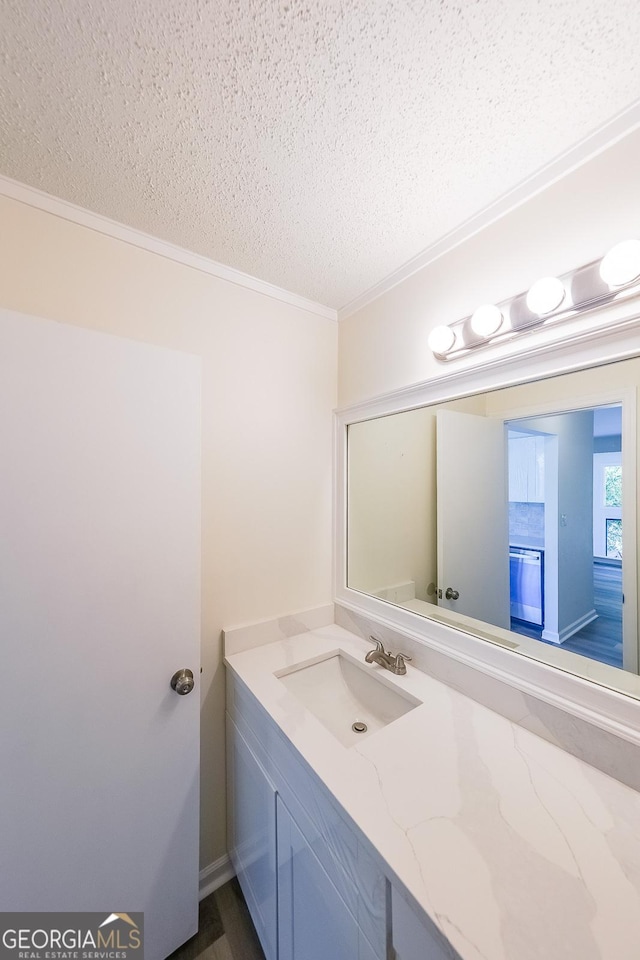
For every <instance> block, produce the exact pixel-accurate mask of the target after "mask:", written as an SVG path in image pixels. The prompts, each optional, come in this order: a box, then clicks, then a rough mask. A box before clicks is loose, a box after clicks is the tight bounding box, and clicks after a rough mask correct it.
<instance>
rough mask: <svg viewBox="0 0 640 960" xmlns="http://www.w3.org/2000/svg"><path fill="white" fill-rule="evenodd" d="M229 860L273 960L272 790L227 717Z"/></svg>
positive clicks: (275, 957)
mask: <svg viewBox="0 0 640 960" xmlns="http://www.w3.org/2000/svg"><path fill="white" fill-rule="evenodd" d="M227 773H228V788H229V797H228V799H229V804H228V819H227V833H228V846H229V855H230V857H231V862H232V863H233V866H234V869H235V871H236V874H237V877H238V881H239V883H240V886H241V887H242V892H243V894H244V897H245V900H246V901H247V906H248V907H249V912H250V914H251V918H252V920H253V923H254V926H255V928H256V932H257V934H258V937H259V939H260V943H261V944H262V949H263V950H264V953H265V956H266V958H267V960H278V944H277V930H278V921H277V890H276V789H275V787H274V786H273V784H272V783H271V780H270V779H269V777H268V776H267V774H266V772H265V770H264V769H263V767H262V765H261V763H260V761H259V760H258V759H257V757H256V756H255V754H254V752H253V751H252V750H251V748H250V746H249V744H248V743H247V741H246V740H245V738H244V737H243V736H242V734H241V733H240V731H239V730H238V729H237V727H236V726H235V724H234V723H233V721H232V720H231V719H230V718H229V717H227Z"/></svg>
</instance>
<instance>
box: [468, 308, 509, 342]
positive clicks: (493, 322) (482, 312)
mask: <svg viewBox="0 0 640 960" xmlns="http://www.w3.org/2000/svg"><path fill="white" fill-rule="evenodd" d="M502 319H503V318H502V311H501V310H499V309H498V307H496V306H495V304H493V303H485V304H483V305H482V306H481V307H478V309H477V310H474V312H473V315H472V317H471V329H472V330H473V332H474V333H475V334H477V336H479V337H492V336H493V334H494V333H496V332H497V331H498V330H499V329H500V327H501V326H502Z"/></svg>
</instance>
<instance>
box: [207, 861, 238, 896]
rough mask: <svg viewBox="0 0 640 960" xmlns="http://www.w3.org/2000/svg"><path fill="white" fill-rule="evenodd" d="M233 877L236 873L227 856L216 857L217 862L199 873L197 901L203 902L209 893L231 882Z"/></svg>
mask: <svg viewBox="0 0 640 960" xmlns="http://www.w3.org/2000/svg"><path fill="white" fill-rule="evenodd" d="M235 875H236V872H235V870H234V869H233V864H232V863H231V860H230V859H229V857H228V855H227V854H226V853H225V854H224V856H222V857H218V859H217V860H214V861H213V863H210V864H209V866H208V867H205V868H204V869H203V870H201V871H200V876H199V893H198V899H199V900H204V898H205V897H208V896H209V894H210V893H213V891H214V890H217V889H218V887H221V886H222V885H223V883H227V881H228V880H232V879H233V878H234V877H235Z"/></svg>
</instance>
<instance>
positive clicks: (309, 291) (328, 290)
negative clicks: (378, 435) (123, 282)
mask: <svg viewBox="0 0 640 960" xmlns="http://www.w3.org/2000/svg"><path fill="white" fill-rule="evenodd" d="M639 47H640V4H639V3H638V0H606V2H603V0H544V2H542V0H458V2H449V0H422V2H418V0H387V2H383V0H350V2H347V0H279V2H276V0H235V2H234V0H211V2H208V0H0V70H1V76H0V173H2V174H5V175H6V176H9V177H12V178H14V179H16V180H20V181H22V182H24V183H27V184H29V185H31V186H35V187H38V188H40V189H42V190H44V191H46V192H47V193H51V194H53V195H55V196H58V197H61V198H63V199H65V200H69V201H71V202H73V203H75V204H79V205H80V206H83V207H86V208H88V209H90V210H92V211H95V212H97V213H101V214H104V215H106V216H108V217H111V218H113V219H114V220H117V221H120V222H122V223H125V224H128V225H130V226H133V227H136V228H138V229H139V230H143V231H145V232H147V233H150V234H153V235H155V236H157V237H160V238H162V239H165V240H170V241H172V242H173V243H176V244H178V245H179V246H182V247H185V248H187V249H188V250H192V251H195V252H197V253H200V254H204V255H205V256H208V257H211V258H212V259H214V260H218V261H221V262H222V263H225V264H228V265H230V266H233V267H236V268H237V269H239V270H242V271H245V272H246V273H249V274H251V275H253V276H256V277H259V278H261V279H263V280H268V281H270V282H271V283H274V284H277V285H278V286H281V287H284V288H286V289H288V290H291V291H294V292H296V293H299V294H302V295H304V296H306V297H309V298H311V299H312V300H317V301H319V302H321V303H324V304H326V305H328V306H333V307H341V306H343V305H344V304H346V303H348V302H349V301H350V300H352V299H353V298H355V297H357V296H359V295H360V294H362V293H363V292H364V291H366V290H367V289H368V288H369V287H371V286H372V285H374V284H375V283H377V282H379V281H381V280H382V279H383V278H384V277H385V276H387V275H388V274H389V273H391V272H392V271H393V270H395V269H396V268H398V267H399V266H401V265H402V264H403V263H404V262H406V261H407V260H409V259H411V258H412V257H414V256H416V255H417V254H418V253H419V252H420V251H421V250H422V249H423V248H425V247H426V246H428V245H430V244H431V243H433V242H435V241H436V240H438V239H439V238H441V237H442V236H443V235H444V234H446V233H447V232H448V231H450V230H451V229H453V228H455V227H456V226H458V225H459V224H460V223H462V222H463V221H464V220H466V219H467V218H468V217H469V216H471V215H472V214H474V213H476V212H477V211H479V210H480V209H482V208H483V207H485V206H486V205H487V204H488V203H490V202H492V201H494V200H495V199H496V198H498V197H499V196H501V195H502V194H503V193H504V192H505V191H506V190H507V189H509V188H511V187H513V186H515V185H516V184H518V183H519V182H520V181H522V180H523V179H524V178H525V177H527V176H528V175H530V174H532V173H533V172H535V171H536V170H538V169H539V168H540V167H542V166H543V165H544V164H546V163H547V162H548V161H550V160H551V159H553V158H555V157H556V156H558V155H559V154H560V153H562V152H563V151H565V150H566V149H567V148H568V147H570V146H572V145H573V144H575V143H576V142H577V141H579V140H580V139H582V138H583V137H584V136H585V135H586V134H588V133H589V132H591V131H592V130H594V129H595V128H597V127H599V126H601V125H602V124H603V123H604V122H605V121H606V120H608V119H609V118H610V117H612V116H613V115H615V114H616V113H618V112H619V111H620V110H622V109H623V108H625V107H627V106H628V105H629V104H631V103H632V102H633V101H634V100H636V99H637V98H638V96H640V57H639V56H638V49H639Z"/></svg>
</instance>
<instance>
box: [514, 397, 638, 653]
mask: <svg viewBox="0 0 640 960" xmlns="http://www.w3.org/2000/svg"><path fill="white" fill-rule="evenodd" d="M506 425H507V430H508V433H507V449H508V453H507V458H508V475H509V569H510V612H511V630H512V631H513V632H515V633H519V634H520V635H524V636H528V637H532V638H534V639H537V640H540V641H541V642H543V643H548V644H552V645H561V646H562V648H563V649H565V650H570V651H571V652H573V653H578V654H581V655H582V656H586V657H589V658H590V659H593V660H599V661H601V662H603V663H607V664H610V665H611V666H616V667H622V662H623V656H622V600H623V597H622V466H621V462H622V407H621V406H620V405H609V406H603V407H595V408H592V409H589V410H579V411H571V412H568V413H562V414H553V415H549V416H541V417H530V418H527V419H519V420H512V421H507V424H506ZM585 480H586V481H587V482H585ZM559 503H561V504H563V507H562V512H561V511H560V509H559V506H558V504H559Z"/></svg>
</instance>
